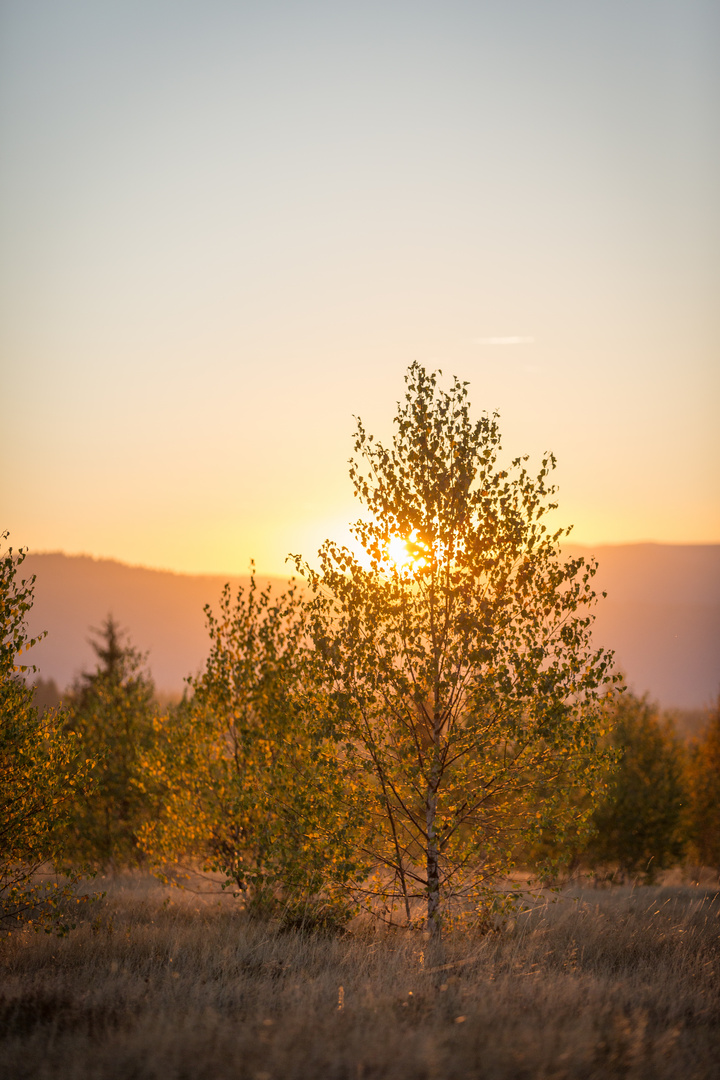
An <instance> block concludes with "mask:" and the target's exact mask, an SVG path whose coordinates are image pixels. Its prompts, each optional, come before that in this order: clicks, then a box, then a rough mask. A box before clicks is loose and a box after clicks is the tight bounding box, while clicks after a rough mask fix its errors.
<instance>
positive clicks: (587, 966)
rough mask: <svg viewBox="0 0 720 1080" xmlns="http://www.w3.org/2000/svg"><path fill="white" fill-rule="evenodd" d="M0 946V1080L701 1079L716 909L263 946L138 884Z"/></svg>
mask: <svg viewBox="0 0 720 1080" xmlns="http://www.w3.org/2000/svg"><path fill="white" fill-rule="evenodd" d="M101 887H107V888H108V894H107V896H106V897H105V898H104V899H103V900H101V901H100V902H98V903H96V904H95V905H86V906H84V907H83V908H81V909H79V916H78V918H79V920H80V921H79V925H78V927H77V929H76V930H75V931H73V932H72V933H71V934H70V935H69V936H68V937H66V938H55V937H50V936H46V935H44V934H34V933H32V932H31V931H28V932H24V933H22V934H17V935H14V936H13V937H11V938H9V939H7V940H5V941H4V942H3V943H2V944H1V945H0V1034H1V1036H2V1042H3V1045H2V1048H1V1049H0V1076H2V1077H3V1078H5V1077H7V1078H12V1080H22V1078H33V1080H35V1078H48V1080H50V1078H52V1080H65V1078H71V1077H72V1078H83V1080H92V1078H97V1080H127V1078H129V1077H132V1078H138V1080H146V1078H147V1080H151V1078H152V1080H155V1078H158V1080H159V1078H162V1080H175V1078H178V1080H180V1078H187V1080H204V1078H208V1080H209V1078H212V1080H224V1078H230V1077H233V1078H239V1080H245V1078H247V1080H304V1078H314V1077H317V1078H322V1080H370V1078H377V1080H381V1078H395V1077H398V1078H402V1080H431V1078H437V1080H461V1078H462V1080H470V1078H474V1077H482V1078H488V1080H490V1078H492V1080H504V1078H507V1080H510V1078H512V1080H525V1078H527V1080H531V1078H532V1080H538V1078H551V1077H552V1078H558V1080H560V1078H563V1077H568V1078H575V1077H582V1078H588V1080H589V1078H598V1080H600V1078H606V1077H616V1076H618V1077H620V1076H622V1077H630V1078H634V1077H647V1078H652V1080H663V1078H665V1077H667V1078H670V1077H672V1078H673V1080H676V1078H677V1077H679V1076H682V1077H683V1078H688V1080H701V1078H704V1077H707V1078H708V1080H709V1078H710V1077H714V1076H716V1075H717V1072H716V1069H717V1061H718V1060H720V971H719V967H718V961H719V960H720V892H718V890H717V889H716V888H712V887H707V886H692V885H689V884H688V885H685V886H672V887H670V886H665V887H638V888H634V889H633V888H631V887H625V888H613V889H605V890H602V889H593V888H588V889H585V890H575V891H566V892H564V893H561V894H559V896H558V897H557V898H553V899H552V900H548V902H546V903H545V902H544V903H542V904H540V905H538V906H536V907H535V908H534V910H532V911H530V912H528V913H526V914H522V915H519V916H518V917H517V918H516V919H515V920H514V921H511V922H510V923H508V924H507V925H506V926H505V927H504V928H503V929H502V930H500V931H497V932H494V933H490V934H485V935H479V934H476V935H473V934H464V933H459V932H458V933H455V934H450V935H448V936H447V938H446V941H445V943H444V955H443V956H442V957H440V959H441V960H442V963H438V962H437V958H435V961H434V962H430V960H429V951H428V948H427V942H426V941H425V940H424V939H423V936H422V934H421V933H418V932H413V933H408V932H397V931H396V932H387V931H385V932H382V933H379V932H376V931H373V930H371V929H370V928H368V927H367V926H362V925H361V926H356V927H354V928H353V932H352V933H350V934H347V935H343V936H324V937H323V936H317V935H315V936H313V935H308V934H302V933H298V932H296V931H293V932H287V931H285V932H283V931H282V930H281V929H279V928H278V927H277V926H274V925H272V924H267V923H260V922H252V921H250V920H248V919H247V917H245V916H244V915H243V914H242V913H241V912H239V911H238V910H236V906H235V905H234V902H233V901H231V900H221V901H218V899H217V898H216V897H212V898H207V897H205V898H199V897H197V896H195V895H193V894H188V893H179V892H178V891H177V890H173V891H169V890H168V889H165V888H163V887H162V886H160V885H157V884H153V882H152V879H150V878H149V877H143V876H141V875H135V876H125V877H120V878H117V879H114V880H113V881H112V882H110V883H109V885H108V884H106V885H105V886H101Z"/></svg>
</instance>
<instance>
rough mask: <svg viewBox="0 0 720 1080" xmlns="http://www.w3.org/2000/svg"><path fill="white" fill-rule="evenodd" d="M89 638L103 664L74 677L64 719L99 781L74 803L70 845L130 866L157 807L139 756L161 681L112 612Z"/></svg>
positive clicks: (82, 853)
mask: <svg viewBox="0 0 720 1080" xmlns="http://www.w3.org/2000/svg"><path fill="white" fill-rule="evenodd" d="M91 644H92V647H93V650H94V652H95V655H96V657H97V666H96V668H95V670H94V671H91V672H86V673H85V674H83V675H81V676H80V678H79V679H77V680H76V682H75V684H74V686H73V689H72V692H71V693H70V695H69V696H68V699H67V720H66V724H67V726H68V727H69V728H70V729H72V730H73V731H75V732H77V734H78V735H80V737H81V738H82V741H83V746H84V748H85V750H86V751H87V752H88V753H89V754H91V756H92V758H93V760H94V761H95V762H96V766H95V771H94V777H95V784H94V786H93V789H92V790H91V791H89V792H86V793H84V794H82V795H81V796H80V797H79V798H78V799H77V800H76V801H75V803H74V805H73V809H72V814H71V815H70V820H69V822H68V843H69V847H70V850H71V852H72V854H73V856H74V857H75V858H76V859H80V860H82V861H87V862H89V863H92V864H93V865H95V866H98V867H101V868H108V867H115V868H117V867H120V866H132V865H134V864H137V863H138V862H140V861H141V855H142V853H141V851H140V849H139V847H138V844H137V832H138V830H139V829H140V828H142V826H143V824H144V823H145V821H147V820H148V819H149V818H150V817H152V816H154V814H155V813H156V811H157V792H156V791H155V790H153V789H152V787H151V786H148V787H147V788H146V790H141V789H140V787H139V785H138V778H139V761H140V757H141V755H142V754H144V753H145V752H147V751H148V750H149V749H150V746H151V744H152V742H153V740H154V736H155V731H154V719H155V713H156V706H155V701H154V696H155V686H154V684H153V681H152V678H151V676H150V674H149V672H148V671H147V670H146V668H145V657H144V656H143V655H142V654H141V653H140V652H138V650H137V649H136V648H135V647H134V646H133V645H132V644H130V643H129V642H128V641H126V640H124V639H123V634H122V632H121V630H120V628H119V627H118V624H117V623H116V622H115V620H114V619H113V618H112V616H108V618H107V619H106V620H105V622H104V623H103V625H102V627H101V628H100V630H98V631H96V633H95V638H94V640H92V641H91Z"/></svg>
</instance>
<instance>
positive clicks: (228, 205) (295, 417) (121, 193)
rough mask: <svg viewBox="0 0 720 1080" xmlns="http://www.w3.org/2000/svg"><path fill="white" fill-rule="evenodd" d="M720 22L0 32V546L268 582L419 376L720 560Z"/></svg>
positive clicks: (620, 507)
mask: <svg viewBox="0 0 720 1080" xmlns="http://www.w3.org/2000/svg"><path fill="white" fill-rule="evenodd" d="M718 192H720V6H719V5H718V4H717V3H716V0H604V2H603V3H602V4H598V3H597V2H593V3H590V2H585V0H544V2H543V3H541V4H540V3H537V0H503V2H502V3H501V2H493V3H488V2H483V0H473V2H467V0H444V2H443V3H442V4H439V3H437V2H433V3H429V2H425V0H412V2H405V0H381V2H376V0H363V3H357V2H352V3H350V2H343V0H332V2H322V0H293V2H289V0H263V2H262V3H260V2H258V0H255V2H254V3H244V2H242V0H234V2H230V0H201V2H200V0H140V2H137V0H117V2H106V0H84V2H80V0H77V2H73V0H0V356H1V357H2V378H1V380H0V430H1V432H2V455H1V456H0V509H1V513H2V518H1V520H0V529H9V530H10V534H11V535H10V543H12V544H13V546H15V547H17V546H28V547H29V548H30V549H31V550H32V551H58V550H62V551H66V552H68V553H85V554H91V555H95V556H98V557H101V556H102V557H111V558H116V559H120V560H123V561H126V562H130V563H134V564H140V565H146V566H153V567H161V568H167V569H174V570H178V571H188V572H194V573H202V572H213V573H224V572H228V573H244V572H246V571H247V569H248V566H249V563H250V560H251V559H254V560H255V563H256V564H257V566H258V568H259V569H260V570H261V571H264V572H267V573H281V574H282V573H284V572H287V567H286V564H285V558H286V556H287V554H288V553H289V552H293V553H294V552H301V553H303V554H304V555H306V556H308V557H310V558H312V555H313V553H314V552H315V551H316V550H317V548H318V546H319V545H320V543H321V542H322V541H323V540H324V539H325V538H326V537H328V536H331V537H333V538H337V539H340V540H345V539H346V536H347V531H346V527H347V523H348V522H349V521H350V520H353V519H355V518H356V517H357V516H358V514H359V513H360V512H361V507H360V506H359V504H358V503H357V502H356V501H353V497H352V488H351V484H350V480H349V478H348V464H347V460H348V458H349V456H350V455H351V453H352V441H353V440H352V437H353V432H354V427H355V421H354V419H353V417H354V416H361V417H362V419H363V422H364V423H365V425H366V427H367V429H368V430H369V431H371V432H374V433H375V434H376V435H377V436H380V437H382V438H384V439H389V438H390V437H391V433H392V417H393V415H394V413H395V409H396V402H397V401H398V400H399V399H400V398H401V397H402V396H403V393H404V384H403V378H404V375H405V373H406V371H407V368H408V366H409V365H410V364H411V363H412V362H413V361H419V362H420V363H421V364H423V365H425V366H426V367H428V368H433V369H435V368H440V369H441V370H442V371H443V373H444V376H445V377H446V379H449V377H450V376H452V375H457V376H458V377H459V378H461V379H463V380H467V381H468V382H469V383H470V400H471V402H472V408H473V413H474V414H475V415H479V414H480V413H481V412H483V411H486V410H489V411H492V410H496V409H497V410H498V411H499V413H500V427H501V430H502V432H503V444H504V447H505V450H506V452H507V453H508V454H510V455H513V456H514V455H516V454H524V453H528V454H530V456H531V460H533V461H534V460H538V459H539V457H540V455H541V454H542V452H543V451H545V450H546V449H549V450H552V451H553V452H554V453H555V455H556V457H557V459H558V468H557V471H556V480H557V483H558V485H559V502H560V509H559V511H558V514H557V521H558V524H573V525H574V532H573V539H574V540H575V541H576V542H586V543H591V544H599V543H627V542H634V541H647V540H655V541H659V542H670V543H716V542H720V438H719V437H718V434H717V432H718V424H717V413H718V402H719V400H720V394H719V393H718V391H719V389H720V387H719V383H720V303H718V294H719V292H720V288H719V286H720V198H719V197H718Z"/></svg>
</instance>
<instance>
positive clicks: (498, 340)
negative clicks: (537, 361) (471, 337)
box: [475, 337, 535, 345]
mask: <svg viewBox="0 0 720 1080" xmlns="http://www.w3.org/2000/svg"><path fill="white" fill-rule="evenodd" d="M534 340H535V338H534V337H480V338H475V344H476V345H531V344H532V343H533V341H534Z"/></svg>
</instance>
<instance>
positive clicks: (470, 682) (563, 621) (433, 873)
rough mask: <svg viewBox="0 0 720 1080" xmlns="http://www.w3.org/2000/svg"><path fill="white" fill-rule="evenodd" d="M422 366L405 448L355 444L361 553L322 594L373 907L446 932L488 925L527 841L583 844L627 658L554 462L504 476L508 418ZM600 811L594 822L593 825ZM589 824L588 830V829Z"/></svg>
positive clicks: (329, 669)
mask: <svg viewBox="0 0 720 1080" xmlns="http://www.w3.org/2000/svg"><path fill="white" fill-rule="evenodd" d="M439 374H440V373H439V372H438V373H433V372H427V371H426V370H425V369H424V368H423V367H422V366H421V365H419V364H417V363H415V364H413V365H412V366H411V367H410V368H409V370H408V373H407V376H406V388H407V389H406V394H405V400H404V402H402V403H399V405H398V410H397V415H396V417H395V429H394V435H393V439H392V443H391V445H388V446H386V445H384V444H383V443H381V442H378V441H376V440H375V439H374V438H373V436H372V435H371V434H368V432H367V431H366V429H365V427H364V425H363V423H362V421H361V420H358V421H357V429H356V433H355V442H354V446H355V457H354V458H352V459H351V462H350V477H351V479H352V482H353V485H354V490H355V495H356V496H357V497H358V498H359V499H360V501H361V502H362V503H363V505H364V507H365V510H366V515H365V516H364V517H363V518H362V519H361V520H358V521H357V522H356V523H355V525H354V526H353V527H352V532H353V535H354V537H355V539H356V541H357V543H358V554H355V553H353V552H351V551H350V550H349V549H347V548H345V547H341V546H339V545H338V544H336V543H334V542H332V541H330V540H328V541H326V542H325V544H324V545H323V546H322V548H321V549H320V551H319V553H318V559H319V569H313V568H311V567H310V566H309V565H308V564H307V563H305V562H303V560H302V559H300V558H299V557H297V558H296V563H297V566H298V569H299V570H300V572H301V573H303V574H304V575H305V577H306V579H307V581H308V584H309V592H310V600H309V605H310V608H309V610H310V621H309V625H310V627H311V633H312V636H313V641H314V644H315V648H316V651H317V654H318V656H319V657H320V658H321V659H322V661H323V664H324V672H325V679H326V684H327V694H328V701H329V702H332V703H333V708H334V712H333V718H332V724H333V725H334V727H333V731H334V738H335V741H336V746H337V748H338V753H339V754H340V755H341V756H342V759H343V761H344V762H345V763H346V766H347V770H348V776H351V777H352V784H353V786H354V789H355V790H354V794H355V795H356V794H357V791H361V792H362V793H363V799H364V803H365V806H366V821H365V832H364V834H363V838H362V848H363V850H362V855H363V857H364V858H366V859H369V860H371V862H372V863H373V865H374V868H375V872H374V874H373V875H372V876H371V877H370V878H368V879H366V880H365V881H364V882H359V881H358V882H357V885H358V888H359V889H360V890H361V891H363V892H364V893H365V896H366V899H367V901H368V903H371V904H374V905H375V907H376V909H377V906H378V904H380V905H381V907H382V906H383V905H384V910H385V912H386V914H387V916H388V917H389V918H393V917H394V916H395V913H396V912H397V911H398V910H399V911H400V913H401V915H402V917H403V918H404V919H405V920H407V921H411V920H413V919H414V918H415V910H416V908H417V904H418V902H419V901H420V902H421V904H422V908H423V909H424V918H425V919H426V921H427V926H428V928H429V929H430V930H431V931H432V932H433V933H436V932H439V930H440V926H441V922H442V920H443V917H444V915H446V914H447V913H448V912H450V911H452V910H461V909H462V910H464V911H466V912H467V911H468V910H475V911H479V910H483V909H486V906H487V902H488V898H492V897H493V896H494V895H495V894H496V891H497V888H498V882H499V879H500V878H501V876H502V875H504V874H507V872H508V871H509V870H510V869H511V867H512V865H513V852H514V850H515V849H516V846H517V844H518V843H519V841H520V840H521V839H523V838H527V836H528V834H529V833H533V831H536V832H539V831H541V830H542V829H543V827H545V826H547V824H548V823H549V822H552V824H553V829H554V832H555V834H556V835H558V833H559V831H562V828H564V827H567V828H578V827H580V826H581V825H582V821H580V820H578V818H582V817H583V816H584V815H582V814H578V813H577V810H576V809H573V808H572V807H570V805H569V801H568V798H567V795H568V792H569V791H571V790H572V789H573V787H574V786H577V785H583V786H585V787H587V788H589V789H592V787H593V785H594V784H597V785H600V784H601V781H600V775H601V762H600V757H601V752H600V749H599V745H600V743H599V740H600V737H601V734H602V731H603V711H604V710H603V701H604V699H605V698H606V697H607V695H608V693H611V691H612V686H613V682H614V681H615V680H616V678H617V677H616V676H614V675H613V672H612V655H611V654H610V653H608V652H605V651H603V650H602V649H598V648H595V647H594V646H593V643H592V639H591V622H592V614H591V607H592V605H593V603H594V602H595V599H596V597H595V593H594V591H593V588H592V578H593V576H594V574H595V571H596V564H595V563H594V562H586V561H585V560H584V559H583V558H573V559H569V560H566V561H564V560H563V558H562V556H561V552H560V542H561V540H562V538H563V537H564V536H565V535H566V534H567V532H569V530H563V529H558V530H554V531H553V530H551V529H549V528H548V526H547V523H546V517H547V514H548V513H549V512H550V511H551V510H553V509H555V507H556V504H555V502H554V501H553V498H554V494H555V488H554V487H553V486H552V485H551V484H550V482H549V480H550V475H551V473H552V470H553V468H554V467H555V459H554V457H553V456H552V454H547V455H546V456H545V457H544V458H543V460H542V462H541V464H540V467H539V469H538V470H537V472H536V473H535V475H533V474H532V473H531V472H530V471H529V466H528V463H527V458H516V459H515V460H513V461H512V463H511V464H509V465H508V467H507V468H503V467H501V463H500V454H501V439H500V431H499V426H498V416H497V414H492V415H488V414H484V415H482V416H481V417H480V418H479V419H478V420H475V421H473V420H472V419H471V415H470V406H469V401H468V392H467V385H468V384H467V383H461V382H459V381H458V380H457V379H455V380H453V382H452V385H451V387H450V389H449V390H447V391H444V390H442V389H441V388H440V387H439V385H438V375H439ZM592 805H593V803H592V800H590V802H589V808H588V813H589V812H590V811H591V810H592ZM573 815H575V820H573Z"/></svg>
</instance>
